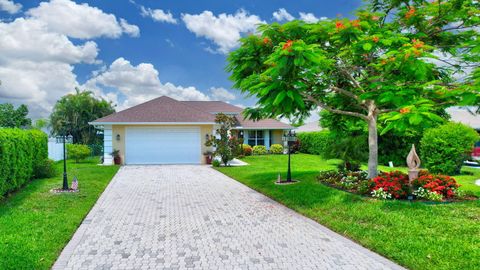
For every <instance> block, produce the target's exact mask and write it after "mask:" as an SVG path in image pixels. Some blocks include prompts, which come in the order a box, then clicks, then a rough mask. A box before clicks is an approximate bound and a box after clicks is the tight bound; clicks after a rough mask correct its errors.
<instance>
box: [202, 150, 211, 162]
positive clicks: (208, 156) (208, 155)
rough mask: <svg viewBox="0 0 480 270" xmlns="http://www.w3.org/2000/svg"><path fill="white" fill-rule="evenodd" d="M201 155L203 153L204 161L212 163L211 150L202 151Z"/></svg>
mask: <svg viewBox="0 0 480 270" xmlns="http://www.w3.org/2000/svg"><path fill="white" fill-rule="evenodd" d="M203 155H205V162H206V163H207V164H212V159H213V156H212V152H210V151H207V152H205V153H203Z"/></svg>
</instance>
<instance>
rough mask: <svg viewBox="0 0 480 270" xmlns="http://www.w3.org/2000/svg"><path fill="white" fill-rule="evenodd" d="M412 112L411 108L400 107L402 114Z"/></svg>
mask: <svg viewBox="0 0 480 270" xmlns="http://www.w3.org/2000/svg"><path fill="white" fill-rule="evenodd" d="M409 112H410V109H409V108H402V109H400V113H401V114H406V113H409Z"/></svg>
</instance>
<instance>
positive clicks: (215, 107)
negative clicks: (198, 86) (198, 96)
mask: <svg viewBox="0 0 480 270" xmlns="http://www.w3.org/2000/svg"><path fill="white" fill-rule="evenodd" d="M181 102H182V103H185V104H187V105H190V106H192V107H195V108H197V109H199V110H201V111H204V112H209V113H220V112H221V113H241V112H242V111H243V109H242V108H240V107H237V106H234V105H232V104H228V103H226V102H223V101H181Z"/></svg>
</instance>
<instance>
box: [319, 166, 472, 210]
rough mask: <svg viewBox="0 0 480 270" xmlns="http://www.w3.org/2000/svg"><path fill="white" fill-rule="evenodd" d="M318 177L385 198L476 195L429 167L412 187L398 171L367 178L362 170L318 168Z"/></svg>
mask: <svg viewBox="0 0 480 270" xmlns="http://www.w3.org/2000/svg"><path fill="white" fill-rule="evenodd" d="M317 178H318V180H319V181H320V182H321V183H324V184H326V185H329V186H332V187H335V188H338V189H341V190H345V191H348V192H351V193H356V194H361V195H366V196H370V197H374V198H378V199H384V200H386V199H400V200H406V199H407V198H408V196H409V195H412V196H413V198H414V199H416V200H422V201H437V202H440V201H458V200H471V199H477V198H476V197H475V196H473V195H472V194H468V193H466V192H463V191H462V190H459V189H458V188H459V187H460V185H459V184H457V182H456V181H455V179H454V178H452V177H450V176H447V175H435V174H430V173H428V171H421V172H420V175H419V177H418V178H417V179H415V180H414V181H412V186H411V187H410V186H409V183H408V175H407V174H405V173H403V172H400V171H392V172H381V173H380V175H379V176H377V177H375V178H373V179H368V174H367V172H365V171H355V172H352V171H333V170H332V171H323V172H320V175H319V176H318V177H317Z"/></svg>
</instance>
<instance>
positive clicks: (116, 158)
mask: <svg viewBox="0 0 480 270" xmlns="http://www.w3.org/2000/svg"><path fill="white" fill-rule="evenodd" d="M111 154H112V156H113V163H115V165H120V164H122V157H121V156H120V150H113V152H112V153H111Z"/></svg>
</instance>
